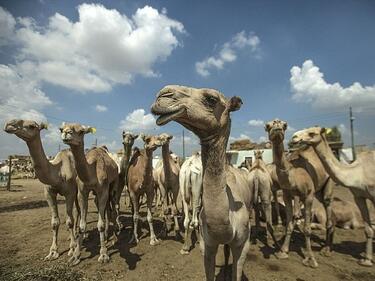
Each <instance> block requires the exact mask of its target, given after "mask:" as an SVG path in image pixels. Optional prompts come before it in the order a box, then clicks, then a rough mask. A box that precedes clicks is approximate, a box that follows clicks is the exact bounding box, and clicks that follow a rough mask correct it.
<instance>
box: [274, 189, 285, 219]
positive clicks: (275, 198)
mask: <svg viewBox="0 0 375 281" xmlns="http://www.w3.org/2000/svg"><path fill="white" fill-rule="evenodd" d="M272 194H273V200H274V201H275V210H276V217H277V225H278V226H279V225H282V224H283V222H282V220H281V215H280V206H279V199H278V198H277V189H273V190H272Z"/></svg>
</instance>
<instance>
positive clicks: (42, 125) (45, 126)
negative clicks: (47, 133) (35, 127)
mask: <svg viewBox="0 0 375 281" xmlns="http://www.w3.org/2000/svg"><path fill="white" fill-rule="evenodd" d="M43 129H46V130H48V123H44V122H42V123H40V125H39V130H43Z"/></svg>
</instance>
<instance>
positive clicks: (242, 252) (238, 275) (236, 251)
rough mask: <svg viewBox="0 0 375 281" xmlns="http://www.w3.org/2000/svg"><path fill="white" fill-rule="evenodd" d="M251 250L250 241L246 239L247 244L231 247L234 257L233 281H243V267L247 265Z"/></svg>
mask: <svg viewBox="0 0 375 281" xmlns="http://www.w3.org/2000/svg"><path fill="white" fill-rule="evenodd" d="M249 248H250V242H249V239H246V240H245V242H244V243H243V244H242V245H240V246H232V247H231V250H232V255H233V266H232V281H241V280H242V271H243V265H244V263H245V260H246V256H247V252H248V251H249Z"/></svg>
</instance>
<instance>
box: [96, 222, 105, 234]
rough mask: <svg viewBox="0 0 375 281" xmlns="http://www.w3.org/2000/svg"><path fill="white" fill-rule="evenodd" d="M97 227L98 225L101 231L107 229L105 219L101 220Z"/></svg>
mask: <svg viewBox="0 0 375 281" xmlns="http://www.w3.org/2000/svg"><path fill="white" fill-rule="evenodd" d="M97 227H98V230H99V232H103V231H104V230H105V223H104V221H103V220H99V221H98V225H97Z"/></svg>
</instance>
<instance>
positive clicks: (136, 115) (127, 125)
mask: <svg viewBox="0 0 375 281" xmlns="http://www.w3.org/2000/svg"><path fill="white" fill-rule="evenodd" d="M120 129H121V130H125V131H126V130H151V129H157V126H156V120H155V118H154V116H153V115H152V114H151V113H149V114H145V110H144V109H142V108H141V109H136V110H134V111H133V112H131V113H129V114H128V115H127V116H126V118H125V119H124V120H121V122H120Z"/></svg>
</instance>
